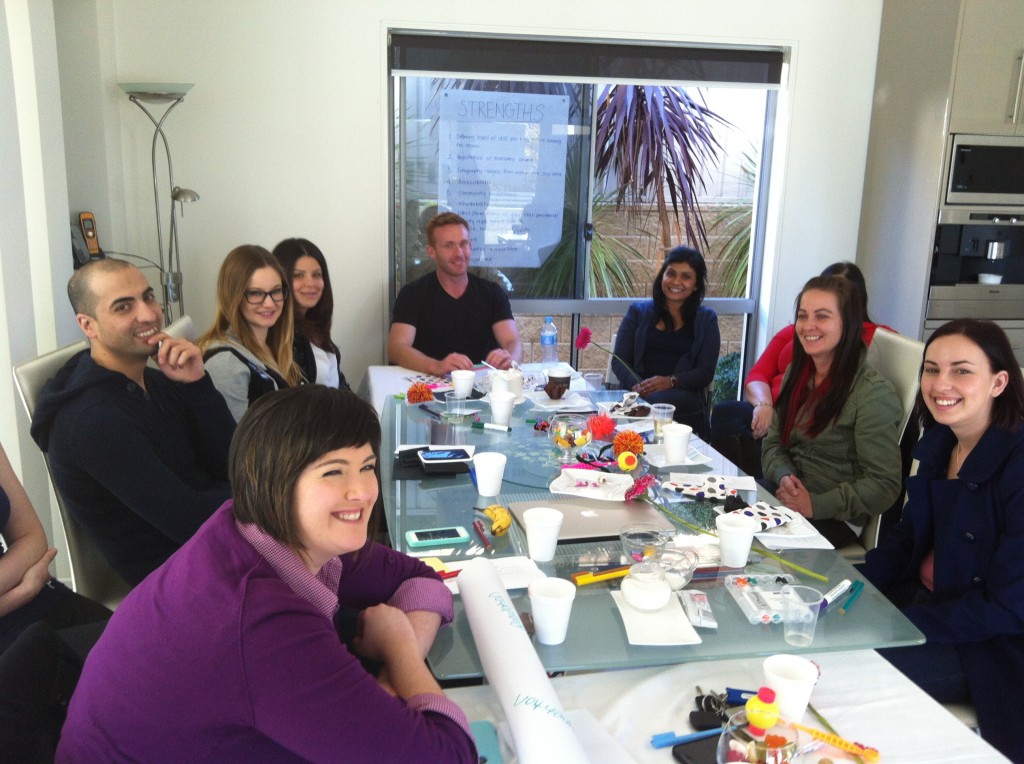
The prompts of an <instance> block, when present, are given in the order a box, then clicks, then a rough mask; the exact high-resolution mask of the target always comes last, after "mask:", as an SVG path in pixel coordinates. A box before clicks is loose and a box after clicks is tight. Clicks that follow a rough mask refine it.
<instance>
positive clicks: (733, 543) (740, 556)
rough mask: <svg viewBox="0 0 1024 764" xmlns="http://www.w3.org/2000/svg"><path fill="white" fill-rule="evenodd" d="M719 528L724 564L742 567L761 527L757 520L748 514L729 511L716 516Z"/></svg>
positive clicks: (727, 566) (728, 566) (730, 566)
mask: <svg viewBox="0 0 1024 764" xmlns="http://www.w3.org/2000/svg"><path fill="white" fill-rule="evenodd" d="M715 525H716V526H717V529H718V549H719V553H720V554H721V557H722V566H723V567H726V568H742V567H745V566H746V564H747V558H748V557H749V556H750V545H751V544H752V543H753V541H754V533H755V532H756V531H757V530H758V529H759V528H760V527H761V526H760V525H759V524H758V522H757V520H755V519H754V518H752V517H750V516H748V515H736V514H733V513H731V512H730V513H727V514H724V515H719V516H718V517H716V518H715Z"/></svg>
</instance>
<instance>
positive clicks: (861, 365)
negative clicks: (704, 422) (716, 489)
mask: <svg viewBox="0 0 1024 764" xmlns="http://www.w3.org/2000/svg"><path fill="white" fill-rule="evenodd" d="M863 323H864V300H863V296H862V295H861V293H860V292H859V290H858V289H857V287H856V286H855V285H854V284H853V283H852V282H851V281H850V280H849V279H847V278H844V277H841V276H816V277H814V278H812V279H811V280H810V281H808V282H807V283H806V284H805V285H804V288H803V289H802V290H801V291H800V295H799V296H798V297H797V307H796V319H795V321H794V324H795V332H796V338H797V342H796V343H795V344H794V347H793V362H792V363H791V364H790V366H789V370H788V371H787V372H786V377H785V379H784V381H783V383H782V390H781V391H780V393H779V400H778V402H777V405H776V409H775V413H774V415H773V417H772V423H771V426H770V427H769V428H768V434H767V435H765V440H764V448H763V451H762V467H763V469H764V477H765V479H766V480H767V481H769V483H770V484H772V485H773V488H775V490H773V493H775V494H776V496H777V497H778V499H779V500H780V501H781V502H782V503H783V504H785V505H786V506H787V507H789V508H790V509H793V510H796V511H797V512H799V513H800V514H802V515H803V516H804V517H807V518H809V519H811V520H812V521H813V522H814V524H815V526H816V527H817V528H818V530H819V531H821V532H822V533H823V534H824V535H825V536H826V538H828V539H829V540H830V541H831V542H832V543H833V544H834V545H835V546H837V547H842V546H845V545H846V544H848V543H852V542H854V541H856V535H855V534H854V532H853V531H852V530H851V529H850V528H849V527H848V526H847V525H846V522H852V523H856V524H858V525H862V524H864V523H865V522H866V521H867V520H868V518H869V516H872V515H879V514H881V513H882V512H884V511H885V510H886V509H888V508H889V507H890V506H891V505H892V503H893V502H894V501H895V500H896V497H897V495H899V490H900V471H901V461H900V450H899V425H900V421H901V413H902V409H901V407H900V402H899V399H898V398H897V397H896V393H895V391H894V390H893V387H892V385H891V384H890V383H889V381H888V380H886V379H885V378H884V377H882V375H881V374H879V373H878V372H877V371H876V370H875V369H873V368H872V367H871V366H870V365H869V364H868V363H867V362H866V360H865V355H866V350H865V346H864V340H863V338H862V332H863Z"/></svg>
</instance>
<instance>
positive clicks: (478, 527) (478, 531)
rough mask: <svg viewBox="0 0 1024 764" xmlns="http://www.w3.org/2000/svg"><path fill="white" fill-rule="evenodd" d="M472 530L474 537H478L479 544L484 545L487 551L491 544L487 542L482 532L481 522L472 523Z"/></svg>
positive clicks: (485, 535)
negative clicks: (474, 532) (474, 533)
mask: <svg viewBox="0 0 1024 764" xmlns="http://www.w3.org/2000/svg"><path fill="white" fill-rule="evenodd" d="M473 530H475V531H476V535H477V536H479V537H480V542H481V543H482V544H483V545H484V549H485V550H488V549H490V548H491V542H490V541H488V540H487V534H486V533H485V532H484V522H483V520H474V521H473Z"/></svg>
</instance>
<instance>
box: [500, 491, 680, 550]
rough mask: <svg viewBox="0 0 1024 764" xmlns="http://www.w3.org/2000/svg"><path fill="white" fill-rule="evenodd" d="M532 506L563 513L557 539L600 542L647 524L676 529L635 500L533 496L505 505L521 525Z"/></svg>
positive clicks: (666, 519)
mask: <svg viewBox="0 0 1024 764" xmlns="http://www.w3.org/2000/svg"><path fill="white" fill-rule="evenodd" d="M531 507H554V508H555V509H557V510H558V511H559V512H561V513H562V528H561V530H559V532H558V540H559V541H560V542H562V541H601V540H604V539H617V538H618V537H619V531H621V530H622V529H623V528H624V527H626V526H627V525H636V524H637V523H648V524H650V525H655V526H657V527H659V528H663V529H664V530H666V531H674V530H676V528H675V526H674V525H673V524H672V523H671V522H670V521H669V519H668V518H667V517H665V515H663V514H662V513H661V512H659V511H658V510H656V509H655V508H654V507H652V506H651V505H650V504H646V503H644V502H638V501H629V502H627V501H599V500H596V499H555V498H551V499H536V500H534V501H514V502H512V503H511V504H509V505H508V508H509V510H510V511H511V512H512V515H513V516H514V517H515V518H516V521H517V522H518V523H519V525H520V526H522V527H523V528H525V527H526V524H525V523H524V522H523V513H524V512H525V511H526V510H528V509H530V508H531Z"/></svg>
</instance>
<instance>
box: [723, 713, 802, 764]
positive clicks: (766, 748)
mask: <svg viewBox="0 0 1024 764" xmlns="http://www.w3.org/2000/svg"><path fill="white" fill-rule="evenodd" d="M749 727H750V724H749V722H748V721H747V712H746V711H739V712H738V713H735V714H733V715H732V716H731V717H730V718H729V721H728V723H727V724H726V725H725V727H724V729H723V730H722V734H721V736H720V737H719V738H718V752H717V761H718V762H719V764H727V762H733V761H739V762H750V764H799V762H802V761H806V759H805V758H804V756H803V755H801V754H800V753H799V752H798V750H797V745H798V742H797V732H796V730H795V729H793V728H792V727H789V726H787V725H784V724H777V725H775V726H774V727H772V728H770V729H768V730H767V731H766V732H765V733H764V734H762V735H753V734H751V733H750V732H749V731H748V730H749ZM814 761H817V758H815V759H814Z"/></svg>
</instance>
